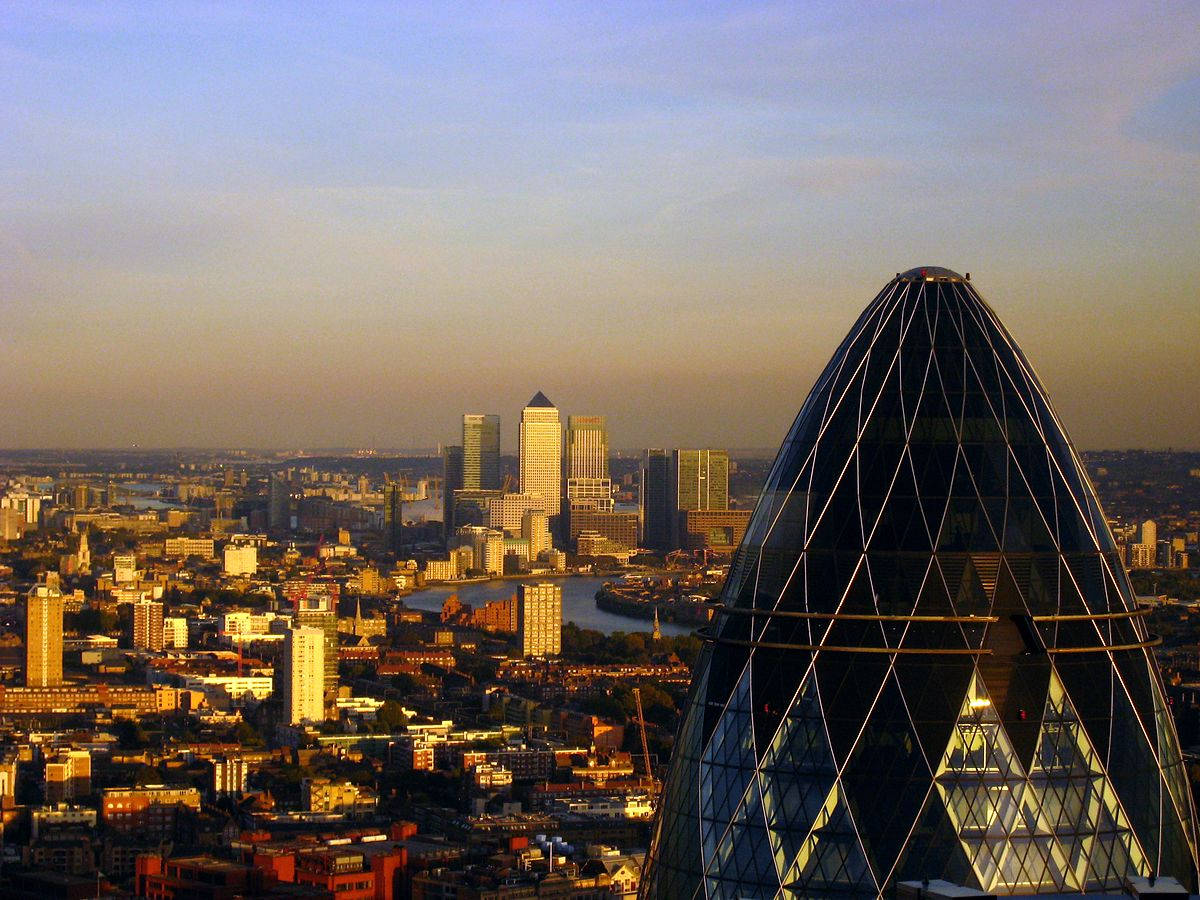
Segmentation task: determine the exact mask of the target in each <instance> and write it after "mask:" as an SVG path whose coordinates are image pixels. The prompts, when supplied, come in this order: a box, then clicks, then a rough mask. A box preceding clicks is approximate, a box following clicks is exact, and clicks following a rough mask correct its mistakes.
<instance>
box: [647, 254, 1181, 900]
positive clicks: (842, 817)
mask: <svg viewBox="0 0 1200 900" xmlns="http://www.w3.org/2000/svg"><path fill="white" fill-rule="evenodd" d="M723 604H724V605H723V608H722V610H721V614H720V615H718V616H717V618H716V620H715V624H714V625H713V626H712V628H711V629H710V630H709V632H708V633H707V635H706V637H707V642H706V645H705V648H704V650H703V651H702V653H701V656H700V658H699V660H698V662H697V664H696V670H695V673H694V678H693V685H692V692H691V695H690V699H689V703H688V708H687V710H686V711H685V714H684V717H683V721H682V723H681V725H680V730H679V733H678V734H677V735H676V745H675V750H674V751H673V753H672V761H671V768H670V771H669V774H668V776H667V782H666V785H665V789H664V795H663V800H662V808H661V811H660V815H659V818H658V821H657V823H656V828H655V834H654V839H653V843H652V847H651V854H650V860H649V870H648V872H647V877H646V879H645V880H644V888H643V893H644V895H645V896H648V897H655V898H658V897H663V898H694V897H720V898H749V897H802V896H830V895H849V896H878V895H884V894H887V893H889V892H890V891H891V889H892V888H893V886H894V885H895V883H896V882H897V881H906V880H918V881H919V880H922V879H925V878H929V879H938V878H940V879H945V880H948V881H951V882H955V883H958V884H961V885H964V886H968V887H972V888H977V889H981V890H985V891H988V892H993V893H997V894H1036V893H1055V892H1060V893H1061V892H1078V891H1085V890H1086V891H1102V890H1108V889H1118V888H1120V887H1121V885H1122V882H1123V879H1124V878H1125V877H1126V876H1128V875H1135V874H1141V875H1149V874H1152V873H1153V874H1160V875H1170V876H1174V877H1175V878H1178V879H1179V880H1180V881H1181V882H1182V883H1183V884H1185V885H1187V886H1189V887H1190V888H1191V889H1192V890H1195V889H1196V881H1197V878H1196V854H1195V842H1194V825H1193V822H1194V814H1193V809H1192V801H1191V796H1190V792H1189V790H1188V785H1187V779H1186V777H1185V773H1184V769H1183V764H1182V759H1181V756H1180V751H1179V744H1178V739H1177V737H1176V735H1175V732H1174V728H1173V725H1172V722H1171V717H1170V714H1169V712H1168V710H1167V707H1166V703H1165V700H1164V692H1163V688H1162V684H1161V681H1160V678H1159V675H1158V670H1157V667H1156V665H1155V662H1154V657H1153V651H1152V649H1151V648H1152V646H1153V645H1154V643H1155V639H1154V638H1153V636H1152V635H1150V634H1148V632H1147V630H1146V627H1145V624H1144V622H1143V620H1142V618H1141V617H1140V615H1139V614H1138V611H1137V609H1136V605H1135V603H1134V599H1133V593H1132V590H1131V588H1130V585H1129V581H1128V578H1127V576H1126V574H1125V571H1124V569H1123V568H1122V565H1121V563H1120V561H1119V559H1118V558H1117V554H1116V550H1115V547H1114V544H1113V540H1112V536H1111V534H1110V533H1109V530H1108V526H1107V524H1106V522H1105V520H1104V516H1103V515H1102V513H1101V511H1100V508H1099V505H1098V503H1097V500H1096V496H1095V492H1094V491H1093V489H1092V486H1091V484H1090V482H1089V480H1088V478H1087V476H1086V474H1085V472H1084V469H1083V466H1082V465H1081V463H1080V462H1079V459H1078V457H1077V456H1076V454H1075V451H1074V449H1073V448H1072V447H1071V444H1070V442H1069V441H1068V439H1067V437H1066V435H1065V434H1064V432H1063V428H1062V425H1061V423H1060V422H1059V421H1058V418H1057V417H1056V415H1055V413H1054V411H1053V409H1052V408H1051V406H1050V404H1049V402H1048V401H1047V399H1046V396H1045V392H1044V390H1043V389H1042V386H1041V384H1040V382H1039V381H1038V379H1037V376H1036V375H1035V374H1034V372H1033V369H1032V367H1031V366H1030V365H1029V363H1028V361H1027V360H1026V359H1025V357H1024V355H1023V354H1022V353H1021V351H1020V349H1019V348H1018V347H1017V346H1016V344H1015V343H1014V342H1013V340H1012V338H1011V336H1010V335H1009V334H1008V332H1007V331H1006V330H1005V328H1004V326H1003V325H1001V324H1000V322H999V321H998V320H997V318H996V316H995V314H994V313H993V312H992V311H991V309H990V308H989V307H988V306H987V304H986V303H984V301H983V300H982V299H981V298H980V296H979V295H978V293H976V291H975V289H974V288H973V286H972V285H971V284H970V283H969V282H966V281H965V280H964V279H963V278H961V277H960V276H958V275H956V274H954V273H952V272H949V271H947V270H943V269H914V270H913V271H911V272H906V273H904V274H902V275H897V277H896V278H895V279H894V280H893V281H891V282H890V283H889V284H888V285H887V286H886V287H885V288H884V289H883V291H882V292H881V293H880V294H879V295H878V296H877V297H876V298H875V300H874V301H872V303H871V304H870V305H869V306H868V307H867V309H866V311H865V312H864V313H863V314H862V316H861V317H860V318H859V320H858V322H857V323H856V324H855V325H854V328H853V329H852V330H851V332H850V334H849V335H848V336H847V337H846V338H845V340H844V341H843V342H842V344H841V346H840V347H839V348H838V350H837V352H836V353H835V354H834V356H833V359H832V360H831V361H830V363H829V365H828V366H827V367H826V368H825V370H824V372H823V373H822V375H821V376H820V379H819V380H818V382H817V384H816V386H815V387H814V388H813V390H812V393H810V394H809V396H808V398H807V399H806V400H805V402H804V404H803V406H802V408H801V410H800V413H799V415H798V416H797V418H796V421H795V423H794V424H793V426H792V429H791V431H790V433H789V434H788V437H787V439H786V440H785V441H784V443H783V446H782V447H781V448H780V451H779V455H778V456H777V458H776V460H775V463H774V466H773V467H772V470H771V473H770V475H769V476H768V479H767V482H766V485H765V487H764V489H763V494H762V496H761V498H760V499H759V503H758V506H757V508H756V510H755V512H754V515H753V517H752V518H751V522H750V526H749V529H748V531H747V533H746V537H745V539H744V541H743V542H742V544H741V546H740V547H739V549H738V551H737V553H736V554H735V556H734V561H733V565H732V566H731V569H730V573H729V577H728V580H727V581H726V584H725V589H724V594H723Z"/></svg>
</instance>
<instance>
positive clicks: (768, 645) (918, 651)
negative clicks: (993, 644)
mask: <svg viewBox="0 0 1200 900" xmlns="http://www.w3.org/2000/svg"><path fill="white" fill-rule="evenodd" d="M696 635H697V636H698V637H699V638H700V639H701V640H704V641H708V642H709V643H710V644H724V645H726V646H729V647H750V648H751V649H758V648H761V649H764V650H808V651H812V652H814V653H815V652H816V651H818V650H820V651H824V652H826V653H888V654H892V653H900V654H907V655H921V656H945V655H949V656H990V655H991V654H992V651H991V650H989V649H987V648H984V649H982V650H971V649H969V648H966V647H953V648H950V649H935V648H925V647H844V646H837V645H829V644H824V645H823V644H791V643H784V642H781V641H741V640H737V639H735V638H726V637H718V636H717V635H715V634H713V633H712V632H711V631H709V630H708V629H707V628H701V629H699V630H698V631H697V632H696Z"/></svg>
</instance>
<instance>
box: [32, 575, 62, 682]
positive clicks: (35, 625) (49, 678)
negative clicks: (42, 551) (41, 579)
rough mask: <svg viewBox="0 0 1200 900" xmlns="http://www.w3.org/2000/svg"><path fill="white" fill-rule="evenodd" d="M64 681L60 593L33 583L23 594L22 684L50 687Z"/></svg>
mask: <svg viewBox="0 0 1200 900" xmlns="http://www.w3.org/2000/svg"><path fill="white" fill-rule="evenodd" d="M62 681H63V595H62V591H60V590H59V589H58V588H57V587H55V586H54V585H49V584H39V585H35V586H34V587H33V589H32V590H31V591H30V592H29V595H28V596H27V597H26V598H25V684H26V686H28V687H53V686H54V685H57V684H62Z"/></svg>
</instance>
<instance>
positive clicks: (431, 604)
mask: <svg viewBox="0 0 1200 900" xmlns="http://www.w3.org/2000/svg"><path fill="white" fill-rule="evenodd" d="M530 580H531V581H537V580H538V579H536V578H534V579H530ZM545 580H547V581H553V582H555V583H556V584H560V585H562V592H563V621H564V622H574V623H575V624H576V625H578V626H579V627H580V628H590V629H592V630H594V631H603V632H604V633H605V634H612V633H613V632H614V631H626V632H628V631H646V632H648V631H650V629H651V628H652V627H653V625H652V623H651V622H650V620H649V619H634V618H630V617H628V616H618V615H617V614H616V613H610V612H605V611H604V610H602V609H596V591H598V590H600V588H601V586H602V585H603V584H604V582H605V581H608V580H610V579H606V578H583V577H570V578H552V579H545ZM518 584H520V582H519V581H515V580H512V579H504V580H494V581H476V582H471V583H470V584H457V585H454V584H439V585H437V586H436V587H430V588H426V589H425V590H423V591H416V592H415V593H412V594H409V595H408V596H407V597H402V598H401V599H402V600H403V601H404V603H405V605H407V606H408V607H410V608H411V609H422V610H427V611H431V612H438V611H440V610H441V608H442V604H443V603H444V602H445V601H446V598H447V597H449V596H450V595H451V594H458V599H459V600H460V601H462V602H463V603H467V604H469V605H470V606H471V607H472V608H473V609H479V608H480V607H481V606H483V605H484V604H485V603H487V602H488V601H490V600H503V599H504V598H505V597H511V596H512V595H513V594H515V593H516V592H517V585H518ZM692 630H693V626H691V625H676V624H674V623H672V622H663V623H662V633H663V634H669V635H677V634H691V633H692Z"/></svg>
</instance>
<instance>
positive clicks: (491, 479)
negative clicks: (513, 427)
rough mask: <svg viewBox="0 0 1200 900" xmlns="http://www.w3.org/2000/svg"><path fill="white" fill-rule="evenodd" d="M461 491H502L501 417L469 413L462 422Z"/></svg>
mask: <svg viewBox="0 0 1200 900" xmlns="http://www.w3.org/2000/svg"><path fill="white" fill-rule="evenodd" d="M461 487H464V488H468V489H474V490H483V491H496V490H499V489H500V417H499V416H485V415H480V414H478V413H467V414H466V415H464V416H463V421H462V485H461Z"/></svg>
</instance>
